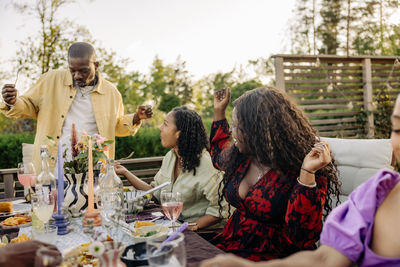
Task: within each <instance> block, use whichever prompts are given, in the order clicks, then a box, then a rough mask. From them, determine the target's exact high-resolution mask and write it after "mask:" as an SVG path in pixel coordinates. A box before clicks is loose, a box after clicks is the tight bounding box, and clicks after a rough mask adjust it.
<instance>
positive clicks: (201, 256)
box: [0, 199, 224, 267]
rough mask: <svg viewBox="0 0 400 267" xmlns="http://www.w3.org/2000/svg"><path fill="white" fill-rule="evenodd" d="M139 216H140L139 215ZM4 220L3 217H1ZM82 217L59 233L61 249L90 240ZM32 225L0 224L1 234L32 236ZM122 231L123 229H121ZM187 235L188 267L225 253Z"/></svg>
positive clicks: (154, 208) (147, 211) (147, 210)
mask: <svg viewBox="0 0 400 267" xmlns="http://www.w3.org/2000/svg"><path fill="white" fill-rule="evenodd" d="M0 201H18V203H21V200H18V199H1V200H0ZM160 211H161V208H160V207H159V206H157V205H155V204H152V205H150V206H149V207H145V209H144V210H143V212H142V213H141V214H139V215H144V216H146V214H152V213H154V212H160ZM138 217H139V216H138ZM0 220H2V219H0ZM81 221H82V218H72V219H70V222H71V231H70V232H69V233H68V234H66V235H57V237H56V241H55V245H56V247H57V248H58V249H59V250H60V251H61V252H63V251H65V250H66V249H68V248H71V247H76V246H79V245H80V244H83V243H87V242H89V241H90V238H89V236H88V235H87V234H84V233H83V232H82V226H81ZM155 222H156V224H164V225H168V224H169V221H167V220H165V219H162V218H161V219H158V220H156V221H155ZM30 231H31V227H24V228H20V229H19V228H12V229H3V228H2V227H1V226H0V236H2V235H4V234H8V235H9V236H10V237H11V238H13V237H16V236H17V235H18V234H21V233H25V234H27V235H28V236H30ZM121 231H122V229H121ZM183 234H184V236H185V249H186V262H187V265H186V266H188V267H196V266H199V265H200V263H201V261H203V260H206V259H209V258H212V257H214V256H216V255H218V254H222V253H224V252H223V251H222V250H220V249H219V248H217V247H215V246H214V245H212V244H211V243H209V242H208V241H206V240H205V239H203V238H202V237H201V236H200V235H198V234H197V233H196V232H194V231H191V230H188V229H186V230H185V231H184V232H183ZM122 236H123V237H124V238H123V239H122V242H124V243H125V244H126V245H130V244H131V243H133V242H131V240H130V239H129V237H127V235H126V234H125V235H122Z"/></svg>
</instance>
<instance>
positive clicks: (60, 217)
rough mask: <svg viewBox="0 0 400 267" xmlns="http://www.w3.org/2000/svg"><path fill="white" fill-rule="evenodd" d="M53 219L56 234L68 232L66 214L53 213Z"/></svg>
mask: <svg viewBox="0 0 400 267" xmlns="http://www.w3.org/2000/svg"><path fill="white" fill-rule="evenodd" d="M53 218H54V220H55V222H54V225H55V226H57V235H66V234H68V233H69V230H68V226H69V224H70V222H69V221H68V215H67V214H63V213H56V214H53Z"/></svg>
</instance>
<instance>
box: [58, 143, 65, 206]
mask: <svg viewBox="0 0 400 267" xmlns="http://www.w3.org/2000/svg"><path fill="white" fill-rule="evenodd" d="M63 202H64V168H63V157H62V144H61V141H59V142H58V214H61V211H62V204H63Z"/></svg>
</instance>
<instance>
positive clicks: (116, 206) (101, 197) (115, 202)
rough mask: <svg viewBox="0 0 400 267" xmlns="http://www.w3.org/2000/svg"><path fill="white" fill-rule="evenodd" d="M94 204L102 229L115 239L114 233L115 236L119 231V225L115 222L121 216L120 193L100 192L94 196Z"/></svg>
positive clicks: (116, 191)
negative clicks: (98, 213)
mask: <svg viewBox="0 0 400 267" xmlns="http://www.w3.org/2000/svg"><path fill="white" fill-rule="evenodd" d="M96 204H97V208H98V210H99V211H100V214H101V217H102V219H103V225H104V227H105V228H106V230H107V232H108V233H109V234H110V236H111V237H115V235H114V232H115V234H117V233H118V230H119V224H118V223H116V222H118V221H119V220H120V219H121V217H122V216H123V212H122V211H123V209H122V199H121V194H120V192H119V191H118V190H115V191H108V190H106V191H102V190H100V191H99V192H98V195H97V196H96ZM112 230H114V231H112ZM117 239H118V238H117Z"/></svg>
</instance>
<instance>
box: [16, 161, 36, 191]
mask: <svg viewBox="0 0 400 267" xmlns="http://www.w3.org/2000/svg"><path fill="white" fill-rule="evenodd" d="M17 169H18V174H17V176H18V180H19V182H20V183H21V184H22V185H23V186H25V187H28V189H32V186H33V185H34V184H35V182H36V171H35V166H34V165H33V163H32V162H28V163H18V167H17ZM32 191H33V190H32Z"/></svg>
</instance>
